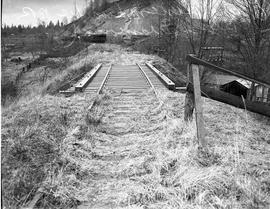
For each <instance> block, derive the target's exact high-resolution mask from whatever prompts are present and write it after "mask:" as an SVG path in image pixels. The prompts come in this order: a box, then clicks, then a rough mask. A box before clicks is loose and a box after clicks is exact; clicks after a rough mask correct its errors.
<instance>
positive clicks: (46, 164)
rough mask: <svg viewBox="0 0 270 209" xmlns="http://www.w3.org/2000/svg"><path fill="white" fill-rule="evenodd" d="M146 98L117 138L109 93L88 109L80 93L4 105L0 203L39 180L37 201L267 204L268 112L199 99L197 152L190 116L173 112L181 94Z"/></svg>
mask: <svg viewBox="0 0 270 209" xmlns="http://www.w3.org/2000/svg"><path fill="white" fill-rule="evenodd" d="M151 95H152V94H146V95H144V96H143V97H142V99H138V98H137V99H136V100H135V99H134V105H136V104H137V103H142V104H149V103H152V104H153V105H152V106H147V105H146V106H144V108H142V109H141V110H140V112H139V114H132V115H131V116H130V117H128V118H126V119H123V120H124V121H123V122H126V123H127V124H126V125H125V126H124V129H125V132H123V134H120V135H119V134H118V135H117V134H115V133H116V132H115V130H114V129H115V127H116V126H117V123H118V122H116V121H114V120H113V119H112V118H111V117H112V115H111V114H112V112H113V111H115V109H114V107H113V103H112V102H113V100H114V96H113V95H110V94H105V95H104V96H101V97H99V98H96V99H95V103H96V106H94V108H93V109H91V111H90V112H89V110H87V107H88V105H90V104H91V101H93V100H91V101H90V100H86V99H85V98H83V97H80V96H75V97H72V98H70V99H68V100H67V99H61V98H58V99H57V98H54V97H45V98H42V99H34V100H32V101H28V102H24V103H23V102H22V103H21V104H20V105H16V106H14V107H10V108H9V109H6V110H5V111H4V112H3V126H2V165H3V167H2V168H3V180H4V181H3V186H4V187H3V188H6V189H5V190H4V200H5V205H6V206H7V207H8V206H9V208H14V205H21V204H22V203H24V202H26V201H27V200H29V199H31V197H32V195H33V194H34V192H35V191H36V189H37V188H38V187H42V188H43V189H44V196H43V198H42V199H41V200H40V201H39V202H38V207H39V208H44V207H50V208H70V207H75V206H77V205H81V204H83V203H85V202H88V203H89V202H90V203H91V205H92V206H93V207H94V206H96V207H98V206H99V207H100V208H110V207H112V208H145V207H147V208H267V207H268V206H269V203H270V200H269V189H270V188H269V176H270V175H269V167H270V165H269V158H270V154H269V153H270V152H269V151H270V150H269V149H270V145H269V138H270V131H269V130H270V121H269V119H267V118H263V117H261V116H258V115H255V114H250V113H245V112H244V111H242V110H239V109H236V108H232V107H230V106H227V105H223V104H220V103H218V102H213V101H211V100H208V99H206V100H205V107H204V109H205V122H206V127H207V131H208V134H207V135H208V142H209V152H207V153H205V152H200V151H198V149H197V140H196V133H195V130H196V128H195V124H194V122H193V123H190V124H186V123H185V122H184V121H183V119H182V115H183V106H184V96H183V95H181V94H177V93H163V94H161V96H160V100H161V103H160V104H154V103H153V101H154V98H153V97H152V96H151ZM108 121H109V123H107V122H108ZM113 130H114V131H113ZM30 174H31V175H30ZM33 174H34V175H33ZM10 179H12V181H10Z"/></svg>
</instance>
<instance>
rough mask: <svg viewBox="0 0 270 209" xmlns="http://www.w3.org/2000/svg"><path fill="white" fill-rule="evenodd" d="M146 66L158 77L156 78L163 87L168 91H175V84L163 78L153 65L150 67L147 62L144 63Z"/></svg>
mask: <svg viewBox="0 0 270 209" xmlns="http://www.w3.org/2000/svg"><path fill="white" fill-rule="evenodd" d="M146 66H147V67H148V68H149V69H151V70H152V71H153V72H154V73H155V74H156V75H157V76H158V78H159V79H160V80H161V81H162V82H163V83H164V84H165V86H166V87H167V88H168V89H170V90H174V89H175V83H174V82H172V81H171V80H170V79H169V78H168V77H167V76H165V75H164V74H163V73H161V72H160V71H159V70H158V69H156V68H155V67H154V66H153V65H151V64H150V63H148V62H147V63H146Z"/></svg>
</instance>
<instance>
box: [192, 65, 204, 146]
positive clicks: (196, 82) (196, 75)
mask: <svg viewBox="0 0 270 209" xmlns="http://www.w3.org/2000/svg"><path fill="white" fill-rule="evenodd" d="M191 69H192V75H193V86H194V100H195V115H196V124H197V137H198V140H199V144H200V145H201V146H202V147H206V141H205V128H204V119H203V107H202V98H201V84H200V72H199V66H198V65H191Z"/></svg>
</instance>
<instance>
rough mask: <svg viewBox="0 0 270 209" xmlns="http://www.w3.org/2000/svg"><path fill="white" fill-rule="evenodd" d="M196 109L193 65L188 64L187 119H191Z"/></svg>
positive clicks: (185, 117) (185, 116)
mask: <svg viewBox="0 0 270 209" xmlns="http://www.w3.org/2000/svg"><path fill="white" fill-rule="evenodd" d="M193 111H194V92H193V80H192V72H191V65H190V64H188V65H187V84H186V98H185V113H184V119H185V121H191V120H192V116H193Z"/></svg>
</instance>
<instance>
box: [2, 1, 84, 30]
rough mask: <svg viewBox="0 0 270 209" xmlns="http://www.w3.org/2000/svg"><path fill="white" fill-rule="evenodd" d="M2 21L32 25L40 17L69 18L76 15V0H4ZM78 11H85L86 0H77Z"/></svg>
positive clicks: (43, 18) (48, 19) (44, 18)
mask: <svg viewBox="0 0 270 209" xmlns="http://www.w3.org/2000/svg"><path fill="white" fill-rule="evenodd" d="M2 1H3V13H2V18H3V19H2V23H3V24H4V23H6V24H8V25H11V24H13V25H19V24H22V25H32V26H35V25H37V23H38V19H41V20H42V21H45V22H47V23H48V22H49V21H50V20H52V21H53V22H56V21H57V20H60V21H61V20H62V19H63V18H64V17H67V18H68V20H70V19H71V17H72V16H73V15H74V13H75V12H74V11H75V9H74V1H75V0H2ZM76 5H77V10H78V13H79V14H80V13H81V14H82V13H83V8H84V7H85V5H86V1H85V0H76Z"/></svg>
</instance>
